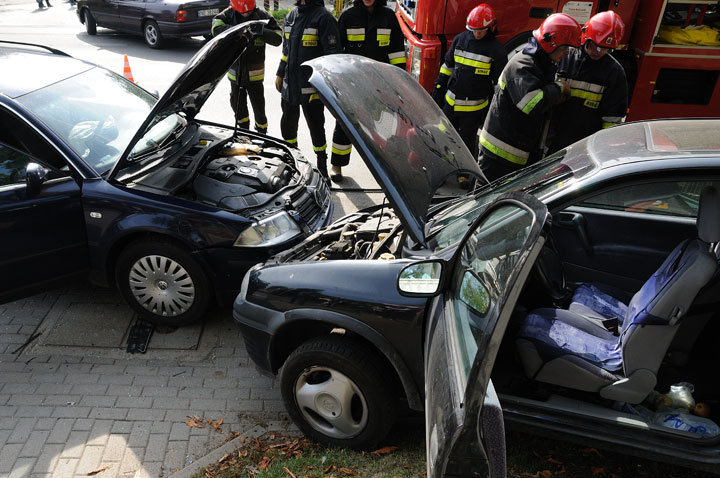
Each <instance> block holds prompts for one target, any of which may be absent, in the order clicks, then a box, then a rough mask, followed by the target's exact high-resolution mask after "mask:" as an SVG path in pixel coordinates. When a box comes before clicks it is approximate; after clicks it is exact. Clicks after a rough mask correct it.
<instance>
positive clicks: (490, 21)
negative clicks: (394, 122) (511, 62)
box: [432, 3, 507, 157]
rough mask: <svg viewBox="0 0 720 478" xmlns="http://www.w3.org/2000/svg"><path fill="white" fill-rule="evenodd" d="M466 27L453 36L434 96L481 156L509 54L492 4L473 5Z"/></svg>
mask: <svg viewBox="0 0 720 478" xmlns="http://www.w3.org/2000/svg"><path fill="white" fill-rule="evenodd" d="M466 27H467V31H464V32H462V33H461V34H459V35H457V36H456V37H455V38H454V39H453V42H452V44H451V45H450V49H449V50H448V52H447V54H446V55H445V63H444V64H443V65H442V66H441V67H440V74H439V75H438V78H437V81H436V82H435V89H434V90H433V94H432V96H433V99H435V102H436V103H437V104H438V106H440V107H441V108H442V109H443V112H444V113H445V116H447V118H448V119H449V120H450V123H452V125H453V126H454V127H455V129H456V130H457V132H458V133H459V134H460V137H461V138H462V140H463V142H464V143H465V145H466V146H467V147H468V149H469V150H470V152H471V153H472V154H473V157H477V154H478V129H479V128H480V127H481V126H482V124H483V123H484V122H485V116H486V115H487V111H488V106H489V104H490V100H491V99H492V95H493V87H494V85H495V84H496V83H497V80H498V77H499V76H500V73H501V72H502V70H503V68H505V65H506V64H507V54H506V53H505V48H504V47H503V46H502V44H501V43H500V42H499V41H498V40H497V39H496V38H495V32H496V31H497V28H496V20H495V12H494V11H493V9H492V8H490V6H489V5H486V4H484V3H482V4H480V5H478V6H477V7H475V8H473V10H472V11H471V12H470V14H469V15H468V17H467V24H466Z"/></svg>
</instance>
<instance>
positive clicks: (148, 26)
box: [143, 20, 163, 48]
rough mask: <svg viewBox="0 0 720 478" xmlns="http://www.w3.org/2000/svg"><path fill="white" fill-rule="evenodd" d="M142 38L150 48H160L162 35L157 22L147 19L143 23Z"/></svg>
mask: <svg viewBox="0 0 720 478" xmlns="http://www.w3.org/2000/svg"><path fill="white" fill-rule="evenodd" d="M143 38H145V43H146V44H147V46H149V47H150V48H162V44H163V36H162V33H160V28H158V24H157V23H155V22H154V21H153V20H148V21H146V22H145V25H143Z"/></svg>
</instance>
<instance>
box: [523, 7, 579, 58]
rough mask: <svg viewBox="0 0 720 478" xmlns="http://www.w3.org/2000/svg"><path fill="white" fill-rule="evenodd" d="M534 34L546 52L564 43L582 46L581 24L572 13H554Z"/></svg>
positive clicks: (550, 51)
mask: <svg viewBox="0 0 720 478" xmlns="http://www.w3.org/2000/svg"><path fill="white" fill-rule="evenodd" d="M533 36H534V37H535V39H536V40H537V42H538V44H539V45H540V47H541V48H542V49H543V50H545V52H546V53H552V52H553V51H555V50H556V49H557V48H558V47H561V46H563V45H569V46H580V24H579V23H578V22H577V21H575V19H574V18H573V17H571V16H570V15H566V14H565V13H553V14H552V15H550V16H549V17H547V18H546V19H545V21H544V22H542V24H541V25H540V28H538V29H537V30H533Z"/></svg>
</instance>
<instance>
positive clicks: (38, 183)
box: [25, 163, 48, 197]
mask: <svg viewBox="0 0 720 478" xmlns="http://www.w3.org/2000/svg"><path fill="white" fill-rule="evenodd" d="M47 175H48V170H47V169H45V168H43V167H42V166H40V165H39V164H37V163H28V165H27V168H26V169H25V191H26V194H27V196H28V197H32V196H36V195H37V194H38V193H39V192H40V189H42V185H43V183H44V182H45V179H47Z"/></svg>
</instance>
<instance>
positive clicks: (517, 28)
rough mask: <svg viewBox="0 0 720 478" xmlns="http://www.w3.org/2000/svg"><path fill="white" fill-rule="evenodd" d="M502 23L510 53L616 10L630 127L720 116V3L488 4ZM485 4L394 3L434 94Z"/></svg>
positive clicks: (417, 69) (527, 0)
mask: <svg viewBox="0 0 720 478" xmlns="http://www.w3.org/2000/svg"><path fill="white" fill-rule="evenodd" d="M484 2H485V3H487V4H489V5H490V6H492V7H493V9H494V10H495V14H496V16H497V18H498V39H499V40H500V41H501V42H502V43H503V44H505V47H506V50H507V51H508V54H509V55H511V54H513V52H516V51H518V50H520V49H521V48H522V47H523V46H524V45H525V43H526V41H527V39H528V37H529V36H530V34H531V32H532V30H534V29H535V28H537V27H538V26H539V25H540V23H542V21H543V19H544V18H546V17H547V16H548V15H550V14H552V13H556V12H563V13H567V14H569V15H571V16H572V17H574V18H575V19H576V20H577V21H578V22H579V23H580V24H583V23H585V22H586V21H587V20H588V19H589V18H590V17H591V16H592V15H594V14H596V13H597V12H599V11H604V10H614V11H615V12H617V13H618V15H620V17H621V18H622V19H623V21H624V22H625V27H626V29H625V37H624V38H623V39H622V41H621V46H620V48H618V49H617V50H616V51H615V52H614V55H615V57H616V58H617V59H618V60H619V61H620V63H621V64H622V65H623V67H624V68H625V71H626V73H627V76H628V82H629V86H630V92H631V98H630V109H629V113H628V117H627V119H628V121H633V120H641V119H649V118H659V117H709V116H720V84H719V82H718V76H719V74H720V32H718V28H720V4H719V3H718V0H594V1H585V2H583V1H566V0H502V1H501V0H484ZM480 3H483V2H482V1H481V0H397V8H396V15H397V17H398V20H399V21H400V26H401V28H402V30H403V33H404V34H405V38H406V39H407V42H406V52H407V57H408V60H409V61H408V71H409V72H410V74H411V75H413V76H414V77H415V78H417V79H418V81H419V82H420V84H422V85H423V87H425V89H426V90H428V91H430V90H431V89H432V87H433V85H434V82H435V79H436V78H437V75H438V71H439V69H440V65H441V64H442V62H443V59H444V56H445V52H446V51H447V49H448V48H449V47H450V43H451V42H452V39H453V37H454V36H455V35H457V34H458V33H460V32H462V31H463V30H464V29H465V19H466V17H467V15H468V13H469V12H470V10H472V9H473V8H474V7H475V6H476V5H478V4H480Z"/></svg>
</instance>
